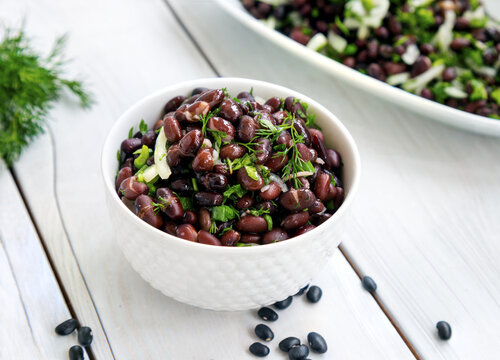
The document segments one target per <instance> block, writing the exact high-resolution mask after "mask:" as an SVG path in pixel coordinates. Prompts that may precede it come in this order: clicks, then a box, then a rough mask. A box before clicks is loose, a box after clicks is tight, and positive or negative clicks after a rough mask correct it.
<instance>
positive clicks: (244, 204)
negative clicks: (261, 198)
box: [236, 194, 254, 210]
mask: <svg viewBox="0 0 500 360" xmlns="http://www.w3.org/2000/svg"><path fill="white" fill-rule="evenodd" d="M253 204H254V199H253V197H252V196H251V195H248V194H246V195H243V196H242V197H241V198H239V199H238V201H237V202H236V208H237V209H240V210H244V209H248V208H250V207H252V205H253Z"/></svg>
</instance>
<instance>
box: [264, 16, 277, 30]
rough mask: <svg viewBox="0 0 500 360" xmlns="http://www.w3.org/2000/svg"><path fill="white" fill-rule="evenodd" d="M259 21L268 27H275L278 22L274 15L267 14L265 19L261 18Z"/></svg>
mask: <svg viewBox="0 0 500 360" xmlns="http://www.w3.org/2000/svg"><path fill="white" fill-rule="evenodd" d="M260 21H261V22H262V23H263V24H264V25H265V26H266V27H268V28H270V29H276V25H277V24H278V22H277V21H276V18H275V17H274V16H269V17H268V18H267V19H262V20H260Z"/></svg>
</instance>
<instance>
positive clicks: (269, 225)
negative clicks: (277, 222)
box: [264, 214, 273, 231]
mask: <svg viewBox="0 0 500 360" xmlns="http://www.w3.org/2000/svg"><path fill="white" fill-rule="evenodd" d="M264 219H266V222H267V231H271V230H272V229H273V218H272V217H271V215H269V214H264Z"/></svg>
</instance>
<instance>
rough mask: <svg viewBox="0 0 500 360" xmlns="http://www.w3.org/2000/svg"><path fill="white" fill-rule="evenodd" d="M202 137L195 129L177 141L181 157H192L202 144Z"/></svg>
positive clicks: (199, 131)
mask: <svg viewBox="0 0 500 360" xmlns="http://www.w3.org/2000/svg"><path fill="white" fill-rule="evenodd" d="M203 139H204V136H203V134H202V133H201V130H198V129H195V130H191V131H190V132H188V133H187V134H186V135H184V136H183V137H182V139H181V141H179V150H180V152H181V155H182V156H194V155H195V154H196V152H197V151H198V149H199V148H200V146H201V144H202V143H203Z"/></svg>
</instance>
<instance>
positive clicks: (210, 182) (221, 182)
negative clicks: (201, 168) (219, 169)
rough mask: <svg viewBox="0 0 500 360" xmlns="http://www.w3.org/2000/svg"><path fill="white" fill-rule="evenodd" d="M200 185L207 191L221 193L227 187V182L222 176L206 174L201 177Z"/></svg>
mask: <svg viewBox="0 0 500 360" xmlns="http://www.w3.org/2000/svg"><path fill="white" fill-rule="evenodd" d="M201 183H202V185H203V186H204V187H205V188H206V189H207V190H211V191H222V190H224V189H225V188H226V187H227V185H228V183H229V181H228V180H227V177H226V176H224V175H221V174H217V173H208V174H205V175H204V176H203V178H202V181H201Z"/></svg>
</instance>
